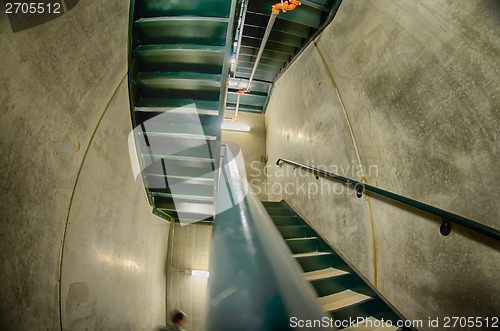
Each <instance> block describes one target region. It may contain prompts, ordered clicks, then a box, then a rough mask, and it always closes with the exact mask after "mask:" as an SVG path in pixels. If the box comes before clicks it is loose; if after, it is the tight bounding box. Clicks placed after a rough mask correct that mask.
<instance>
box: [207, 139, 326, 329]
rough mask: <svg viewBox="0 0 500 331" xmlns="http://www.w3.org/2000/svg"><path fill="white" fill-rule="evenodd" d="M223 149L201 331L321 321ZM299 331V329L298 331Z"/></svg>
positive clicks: (237, 163)
mask: <svg viewBox="0 0 500 331" xmlns="http://www.w3.org/2000/svg"><path fill="white" fill-rule="evenodd" d="M233 152H234V153H236V150H234V149H231V148H229V147H228V146H227V145H226V146H225V151H224V160H223V162H222V166H221V174H220V180H219V190H218V195H217V200H216V215H215V217H214V223H213V234H212V249H211V259H210V278H209V281H208V294H209V295H208V296H209V309H208V317H207V330H289V329H291V326H290V318H292V317H295V318H297V319H299V320H321V319H322V318H326V315H325V314H324V312H323V310H322V309H321V307H320V305H319V302H318V300H317V299H316V297H315V295H314V293H313V289H312V287H311V286H310V284H308V283H307V282H306V280H305V279H304V276H303V274H302V272H301V271H300V268H299V266H298V264H297V262H296V261H294V260H293V258H292V256H291V254H290V252H289V250H288V248H287V247H286V244H285V243H284V241H283V238H282V237H281V235H280V234H279V232H278V230H277V228H276V227H275V226H274V224H273V222H272V220H271V218H270V216H269V214H268V213H267V211H266V210H265V208H264V206H263V205H262V203H261V202H260V201H259V199H258V197H257V196H256V195H255V194H254V193H252V192H251V191H249V187H248V183H247V179H246V174H245V171H244V168H243V167H244V165H242V163H243V160H242V158H241V154H240V158H238V157H236V158H235V156H234V155H233ZM299 329H301V328H299Z"/></svg>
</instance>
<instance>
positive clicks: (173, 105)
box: [135, 98, 219, 116]
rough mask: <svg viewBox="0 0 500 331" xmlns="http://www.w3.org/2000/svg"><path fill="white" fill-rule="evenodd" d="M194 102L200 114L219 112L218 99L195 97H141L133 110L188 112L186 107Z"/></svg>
mask: <svg viewBox="0 0 500 331" xmlns="http://www.w3.org/2000/svg"><path fill="white" fill-rule="evenodd" d="M192 104H195V106H196V111H197V112H198V114H200V115H214V116H217V115H218V114H219V102H218V101H206V100H195V99H158V98H156V99H155V98H143V99H141V100H139V101H138V102H137V103H136V107H135V111H141V112H159V113H162V112H166V111H168V112H177V113H186V112H188V113H189V112H190V110H191V108H189V107H186V106H189V105H192Z"/></svg>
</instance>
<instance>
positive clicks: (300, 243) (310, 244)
mask: <svg viewBox="0 0 500 331" xmlns="http://www.w3.org/2000/svg"><path fill="white" fill-rule="evenodd" d="M285 242H286V244H287V245H288V248H290V250H291V251H292V253H293V254H300V253H308V252H315V251H317V250H318V239H317V238H316V237H306V238H293V239H286V240H285Z"/></svg>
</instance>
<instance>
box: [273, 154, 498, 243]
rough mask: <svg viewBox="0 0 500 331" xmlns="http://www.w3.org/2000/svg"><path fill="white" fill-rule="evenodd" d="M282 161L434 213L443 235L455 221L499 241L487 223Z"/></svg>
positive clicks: (359, 190)
mask: <svg viewBox="0 0 500 331" xmlns="http://www.w3.org/2000/svg"><path fill="white" fill-rule="evenodd" d="M283 163H288V164H291V165H293V166H296V167H301V168H304V169H307V170H309V171H312V172H314V174H315V175H316V178H318V176H319V175H321V176H324V177H328V178H333V179H336V180H338V181H341V182H344V183H346V184H351V185H354V188H355V190H356V192H357V195H358V197H361V195H362V194H363V191H365V190H366V191H370V192H373V193H376V194H378V195H381V196H384V197H386V198H389V199H391V200H394V201H397V202H401V203H403V204H405V205H408V206H411V207H414V208H417V209H420V210H423V211H425V212H427V213H430V214H433V215H436V216H438V217H440V218H441V219H442V220H443V223H442V225H441V228H440V232H441V234H442V235H443V236H447V235H448V234H450V231H451V225H450V223H456V224H459V225H461V226H463V227H466V228H468V229H470V230H472V231H475V232H478V233H480V234H483V235H485V236H488V237H490V238H493V239H495V240H497V241H500V231H499V230H497V229H494V228H492V227H489V226H487V225H484V224H481V223H479V222H476V221H473V220H471V219H468V218H465V217H462V216H460V215H457V214H453V213H450V212H448V211H445V210H442V209H439V208H436V207H434V206H431V205H428V204H426V203H423V202H420V201H417V200H413V199H410V198H407V197H404V196H402V195H399V194H396V193H393V192H389V191H386V190H383V189H380V188H377V187H375V186H371V185H368V184H365V183H362V182H358V181H356V180H354V179H350V178H346V177H342V176H339V175H336V174H332V173H330V172H327V171H324V170H321V169H318V168H314V167H311V166H308V165H305V164H302V163H299V162H295V161H291V160H287V159H282V158H279V159H278V160H277V161H276V165H278V166H281V165H282V164H283Z"/></svg>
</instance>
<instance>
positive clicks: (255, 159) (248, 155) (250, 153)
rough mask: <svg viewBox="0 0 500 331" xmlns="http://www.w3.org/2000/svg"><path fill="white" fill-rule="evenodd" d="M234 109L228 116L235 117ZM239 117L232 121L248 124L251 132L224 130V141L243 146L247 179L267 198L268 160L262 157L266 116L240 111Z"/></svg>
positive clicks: (263, 153)
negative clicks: (265, 160) (266, 172)
mask: <svg viewBox="0 0 500 331" xmlns="http://www.w3.org/2000/svg"><path fill="white" fill-rule="evenodd" d="M233 116H234V111H227V112H226V116H225V117H226V118H228V117H231V118H232V117H233ZM238 117H239V119H238V120H236V121H234V122H231V123H235V124H238V125H248V126H249V127H250V132H240V131H229V130H224V131H222V141H230V142H235V143H237V144H238V145H239V146H240V147H241V151H242V152H243V160H244V162H245V171H246V174H247V179H248V182H249V184H250V186H251V187H252V189H253V191H254V192H255V193H256V194H257V195H258V196H259V199H261V200H265V199H266V198H267V194H266V192H265V189H266V176H265V170H266V165H267V163H266V162H262V160H261V159H262V157H265V156H266V128H265V118H264V115H262V114H251V113H243V112H240V113H239V115H238Z"/></svg>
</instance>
